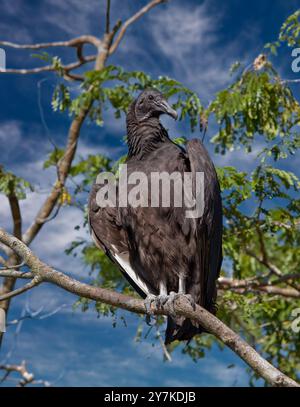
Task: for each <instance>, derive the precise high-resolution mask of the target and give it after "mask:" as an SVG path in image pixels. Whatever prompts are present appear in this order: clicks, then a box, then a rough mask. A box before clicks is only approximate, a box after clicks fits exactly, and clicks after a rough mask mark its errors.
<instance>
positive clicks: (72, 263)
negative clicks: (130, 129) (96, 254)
mask: <svg viewBox="0 0 300 407" xmlns="http://www.w3.org/2000/svg"><path fill="white" fill-rule="evenodd" d="M297 3H298V2H297V1H294V0H290V1H288V2H287V1H284V0H281V1H280V0H275V1H274V0H273V1H271V0H263V1H262V0H252V1H248V0H247V1H238V0H227V1H226V2H224V1H221V0H211V1H206V2H202V1H193V0H186V1H185V2H183V1H179V0H177V1H176V0H172V1H170V2H169V3H168V4H166V5H163V6H162V7H159V8H157V9H155V10H152V11H151V13H149V15H147V16H146V17H145V18H144V19H142V20H141V21H139V22H137V24H135V25H134V26H132V27H131V28H130V30H128V34H127V35H126V37H125V38H124V41H123V42H122V44H121V46H120V49H119V50H118V52H117V53H116V54H115V55H114V56H113V57H112V59H111V60H110V63H113V64H116V65H122V66H123V67H124V68H125V69H127V70H144V71H146V72H147V73H149V74H151V75H153V76H154V77H155V76H158V75H168V76H170V77H174V78H175V79H177V80H179V81H181V82H183V83H184V84H185V85H186V86H188V87H190V88H192V89H193V90H195V91H197V92H198V94H199V96H200V97H201V98H202V100H203V102H204V103H207V102H209V101H210V100H211V99H212V98H213V95H214V93H215V92H216V91H217V90H219V89H222V88H223V87H224V86H226V84H228V81H229V75H228V70H229V68H230V66H231V64H232V63H233V62H235V61H236V60H240V61H242V62H244V63H245V64H249V63H251V62H252V61H253V59H254V58H255V57H256V56H257V55H258V54H259V53H260V52H261V51H262V49H263V45H264V44H265V43H266V42H269V41H272V40H274V39H275V38H276V36H277V33H278V31H279V28H280V25H281V23H282V22H283V20H284V19H285V18H286V17H287V16H288V15H290V14H291V13H292V12H293V11H295V10H296V9H297ZM144 4H146V1H139V0H137V1H133V0H122V1H121V0H112V17H113V20H114V21H116V20H117V19H118V18H121V19H123V20H124V19H125V18H126V17H127V16H130V15H131V14H132V13H133V12H135V11H136V10H137V9H138V8H139V7H141V6H142V5H144ZM0 6H1V17H0V39H1V40H7V41H15V42H19V43H32V42H47V41H52V40H53V41H55V40H65V39H69V38H72V37H75V36H78V35H81V34H87V33H91V34H94V35H100V34H101V33H102V30H103V26H104V1H103V0H86V1H84V2H82V1H80V0H43V1H37V0H32V1H28V0H27V1H25V0H15V1H14V2H12V1H10V0H0ZM58 52H59V50H58ZM30 53H31V52H30V51H29V52H28V51H15V50H12V49H8V50H7V67H8V68H18V67H31V66H35V65H36V64H39V61H37V60H35V59H33V58H30ZM60 55H61V56H63V57H64V58H65V60H70V58H71V56H72V55H71V54H70V53H69V52H67V53H60ZM290 64H291V57H290V50H283V51H281V54H280V56H279V58H278V59H277V61H276V66H277V67H278V68H279V70H280V72H281V73H282V74H283V76H284V77H287V78H295V77H296V74H293V72H292V71H291V68H290ZM298 75H299V74H298ZM55 83H56V81H55V78H54V76H52V75H39V76H33V75H32V76H21V75H20V76H16V75H0V89H1V91H0V92H1V93H0V104H1V109H0V145H1V149H0V162H1V163H3V164H4V165H5V167H6V168H7V169H9V170H11V171H13V172H15V173H16V174H17V175H20V176H22V177H24V178H26V179H28V180H29V181H30V182H32V183H33V184H34V185H35V186H36V191H35V192H33V193H30V194H29V195H28V200H26V201H23V202H22V203H21V207H22V211H23V219H24V228H25V227H26V226H28V225H29V224H30V222H31V220H32V219H33V217H34V215H35V213H36V211H37V209H38V208H39V206H40V205H41V203H42V202H43V200H44V199H45V196H46V194H47V192H49V190H50V187H51V183H52V182H53V180H54V177H55V174H54V173H53V171H51V170H48V171H44V170H43V169H42V165H43V161H44V160H45V156H46V154H47V153H48V152H49V151H51V144H50V143H49V137H48V136H51V138H53V139H54V140H55V142H56V143H57V145H59V146H63V145H64V141H65V137H66V132H67V129H68V125H69V122H70V121H69V118H68V117H67V116H66V115H59V114H57V113H53V112H52V111H51V108H50V99H51V93H52V92H53V88H54V86H55ZM73 91H74V92H77V91H78V88H77V84H75V85H73ZM295 91H296V92H297V89H295ZM163 121H164V124H165V126H166V127H168V129H169V131H170V134H171V135H172V136H174V137H175V136H179V135H182V134H184V135H187V136H190V133H189V128H188V126H187V123H174V122H173V121H172V120H171V119H169V118H164V119H163ZM214 130H215V129H214V128H213V126H212V127H211V128H209V130H208V138H209V137H210V136H213V134H214ZM124 134H125V124H124V117H122V119H121V120H119V121H116V120H115V119H114V118H113V116H112V112H111V111H110V110H108V111H107V112H106V113H105V124H104V127H102V128H99V127H96V126H92V125H85V126H84V127H83V130H82V134H81V138H80V143H79V150H78V154H79V155H81V156H85V155H87V154H89V153H92V154H97V153H105V154H107V155H109V156H110V157H111V158H118V157H119V156H120V155H121V154H123V153H124V152H125V151H126V149H125V146H124V144H123V142H122V137H123V136H124ZM210 150H211V149H210ZM211 151H212V150H211ZM213 159H214V161H215V162H216V163H217V164H223V165H224V164H233V165H236V166H238V167H239V168H240V169H242V170H244V171H249V169H250V168H251V166H253V155H252V156H251V155H249V156H247V157H246V156H245V155H244V154H243V153H242V152H232V153H230V154H228V155H227V156H226V157H221V156H215V155H214V156H213ZM295 165H296V161H293V162H290V163H289V166H290V167H294V166H295ZM81 216H82V215H81V212H80V211H78V210H77V209H75V208H69V209H65V210H64V211H62V212H61V213H60V215H59V216H58V217H57V218H56V219H55V220H54V221H53V222H51V223H49V224H47V225H46V227H45V228H44V229H43V230H42V232H41V233H40V234H39V236H38V238H37V239H36V240H35V241H34V243H33V245H32V248H33V249H34V250H35V252H36V253H37V254H38V255H39V256H40V257H41V258H42V259H43V260H44V261H46V262H48V263H49V264H51V265H53V266H54V267H57V268H60V269H62V270H64V271H66V272H67V273H70V274H71V275H73V276H75V277H76V278H79V279H88V270H87V269H86V268H84V266H83V264H82V263H81V262H80V260H79V259H74V258H72V257H69V256H66V255H64V254H63V252H64V249H65V248H66V247H67V246H68V244H69V243H70V242H71V241H72V240H74V239H75V238H77V237H81V236H84V237H87V234H86V232H85V231H76V230H74V226H75V225H76V224H78V223H80V221H81ZM0 226H3V227H5V228H7V229H8V230H11V224H10V220H9V217H8V205H7V202H6V200H5V199H4V198H3V197H0ZM73 303H74V297H72V296H71V295H69V294H66V293H64V292H63V291H61V290H59V289H58V288H55V287H50V286H44V287H41V288H38V289H35V290H34V291H32V292H30V293H28V294H27V295H24V296H23V297H21V298H18V299H16V300H15V301H14V302H13V307H12V309H11V311H12V312H11V313H10V315H9V320H13V319H14V318H17V317H18V316H20V314H21V312H22V308H23V307H24V304H27V306H30V307H31V309H33V310H37V309H40V308H41V307H42V310H41V312H40V314H39V315H40V316H41V315H45V314H47V313H51V312H52V311H54V310H56V309H57V308H58V307H61V306H62V305H64V307H63V308H61V309H60V310H59V311H58V312H57V313H55V315H53V316H51V317H48V318H44V319H38V318H37V319H34V320H32V319H27V320H25V321H24V323H23V325H22V329H21V333H20V335H19V336H18V338H17V341H15V340H14V325H12V326H11V327H9V328H8V333H7V335H6V338H5V345H4V349H3V350H2V353H1V355H0V360H2V359H3V358H5V357H6V355H7V353H8V352H10V350H11V346H12V344H13V345H14V349H13V351H12V352H11V357H10V359H9V362H10V363H14V362H16V363H19V362H20V361H21V360H23V359H25V360H26V361H27V362H28V365H29V367H30V369H31V370H32V371H33V372H34V373H35V374H36V375H37V377H38V378H42V379H45V380H48V381H50V382H51V383H53V384H54V385H61V386H64V385H66V386H75V385H84V386H87V385H90V386H103V385H123V386H126V385H136V386H139V385H145V386H146V385H149V386H154V385H165V386H176V385H195V386H205V385H206V386H211V385H215V386H233V385H236V386H241V385H248V381H247V374H246V372H245V365H244V364H243V363H242V362H240V361H239V359H238V358H237V357H236V356H235V355H234V354H233V353H232V352H231V351H229V350H223V351H221V350H220V349H218V348H216V347H215V348H213V350H212V351H210V352H208V353H207V355H206V357H205V358H204V359H201V360H199V362H198V363H194V362H192V361H191V360H190V359H189V358H187V357H186V356H183V355H182V354H181V353H180V351H176V352H175V354H174V355H173V362H171V363H166V362H163V358H162V352H161V349H160V347H159V345H156V346H155V347H153V346H152V341H151V335H150V339H147V340H143V341H142V343H138V344H137V343H135V342H134V341H133V338H134V336H135V333H136V328H137V319H136V317H135V316H132V315H128V314H126V320H127V327H124V325H123V324H122V322H120V321H119V322H118V324H117V327H116V328H113V327H112V321H111V320H110V319H105V318H100V319H98V318H97V315H96V314H95V313H94V312H88V313H84V314H82V313H81V312H80V311H75V312H74V311H73V310H72V304H73ZM231 364H234V365H235V366H234V367H233V368H231V369H228V368H227V366H228V365H231ZM10 384H11V385H14V382H11V383H10Z"/></svg>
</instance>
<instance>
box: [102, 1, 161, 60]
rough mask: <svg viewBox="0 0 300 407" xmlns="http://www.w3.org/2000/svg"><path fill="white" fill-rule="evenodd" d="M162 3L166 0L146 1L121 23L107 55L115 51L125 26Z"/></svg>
mask: <svg viewBox="0 0 300 407" xmlns="http://www.w3.org/2000/svg"><path fill="white" fill-rule="evenodd" d="M162 3H166V0H153V1H151V2H150V3H148V4H147V5H146V6H144V7H143V8H141V9H140V10H139V11H138V12H137V13H135V14H134V15H133V16H132V17H130V18H129V19H128V20H126V21H125V23H124V24H123V25H122V27H121V30H120V32H119V35H118V36H117V38H116V40H115V42H114V43H113V44H112V46H111V47H110V49H109V55H111V54H113V53H114V52H115V51H116V49H117V48H118V46H119V44H120V42H121V41H122V38H123V37H124V35H125V33H126V30H127V28H128V27H129V26H130V25H131V24H133V23H135V22H136V21H137V20H138V19H139V18H141V17H142V16H143V15H144V14H146V13H147V12H148V11H150V10H151V9H152V8H153V7H155V6H158V5H159V4H162Z"/></svg>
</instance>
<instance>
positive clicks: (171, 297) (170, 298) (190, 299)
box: [167, 291, 196, 317]
mask: <svg viewBox="0 0 300 407" xmlns="http://www.w3.org/2000/svg"><path fill="white" fill-rule="evenodd" d="M180 297H184V298H186V299H187V300H188V302H189V303H190V305H191V307H192V308H193V310H194V311H195V309H196V303H195V300H194V298H193V297H192V296H191V294H183V293H175V292H174V291H171V292H170V295H168V301H167V302H169V303H170V308H171V309H170V311H171V316H173V317H176V311H175V301H176V300H177V298H180Z"/></svg>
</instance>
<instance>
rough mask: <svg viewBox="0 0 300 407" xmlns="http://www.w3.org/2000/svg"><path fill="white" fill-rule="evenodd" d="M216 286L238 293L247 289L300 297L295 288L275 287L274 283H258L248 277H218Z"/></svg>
mask: <svg viewBox="0 0 300 407" xmlns="http://www.w3.org/2000/svg"><path fill="white" fill-rule="evenodd" d="M218 287H219V288H220V289H221V290H222V289H223V290H224V289H228V288H229V289H232V290H234V291H237V292H239V293H240V294H244V293H245V292H247V291H248V292H249V291H259V292H263V293H267V294H273V295H282V296H283V297H289V298H300V292H299V291H298V290H296V289H295V288H283V287H277V286H274V285H268V284H263V283H259V282H258V281H257V280H250V279H241V280H237V279H232V278H227V277H219V279H218Z"/></svg>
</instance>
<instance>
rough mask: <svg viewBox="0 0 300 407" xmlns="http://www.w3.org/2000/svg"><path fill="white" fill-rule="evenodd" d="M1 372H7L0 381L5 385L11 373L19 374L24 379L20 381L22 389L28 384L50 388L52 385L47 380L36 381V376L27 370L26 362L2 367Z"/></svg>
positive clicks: (0, 366) (0, 367)
mask: <svg viewBox="0 0 300 407" xmlns="http://www.w3.org/2000/svg"><path fill="white" fill-rule="evenodd" d="M0 370H3V371H4V372H5V373H4V376H3V377H2V379H1V380H0V384H1V383H3V382H4V381H5V380H6V379H7V378H8V377H9V375H10V374H11V373H13V372H17V373H19V374H20V375H21V377H22V379H21V380H19V386H20V387H25V386H26V385H28V384H43V385H44V386H50V383H49V382H47V381H45V380H35V378H34V374H33V373H30V372H29V371H28V370H27V367H26V362H25V361H24V360H23V362H22V363H21V365H0Z"/></svg>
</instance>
